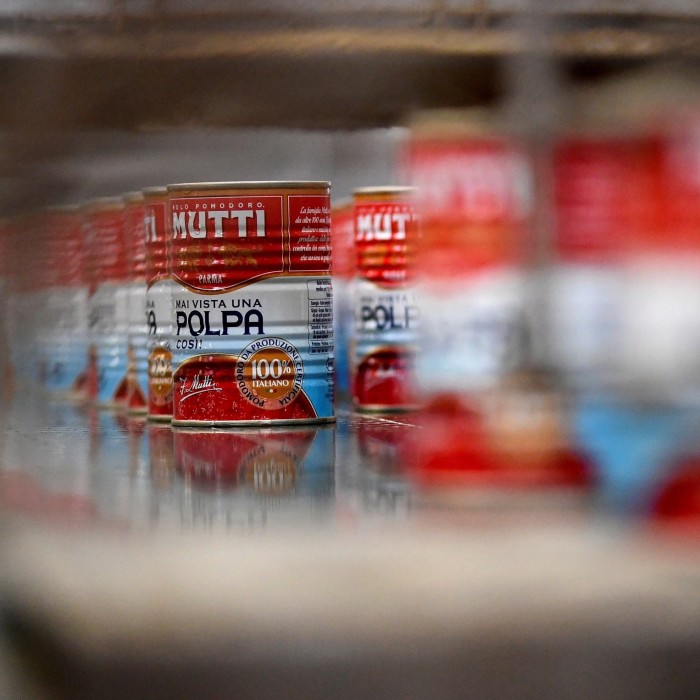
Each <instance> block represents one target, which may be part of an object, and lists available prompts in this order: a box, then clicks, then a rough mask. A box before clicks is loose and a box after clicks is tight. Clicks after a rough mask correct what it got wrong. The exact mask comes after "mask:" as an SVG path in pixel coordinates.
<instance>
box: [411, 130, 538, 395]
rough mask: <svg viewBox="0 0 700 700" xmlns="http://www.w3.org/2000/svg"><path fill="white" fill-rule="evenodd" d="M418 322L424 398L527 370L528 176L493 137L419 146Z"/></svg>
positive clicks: (514, 154)
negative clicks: (420, 325) (420, 301)
mask: <svg viewBox="0 0 700 700" xmlns="http://www.w3.org/2000/svg"><path fill="white" fill-rule="evenodd" d="M408 156H409V166H410V170H411V176H412V182H414V184H416V187H417V191H418V200H419V207H420V215H421V226H422V241H421V250H420V264H419V267H420V272H421V284H422V289H421V291H422V294H423V295H424V298H423V303H424V304H425V308H426V309H428V308H429V309H430V314H429V315H426V318H425V320H424V323H423V329H422V330H423V333H422V345H421V350H422V352H421V355H420V358H419V364H418V369H417V381H418V383H419V387H420V390H421V393H422V394H423V395H424V396H425V397H426V398H428V399H429V398H430V397H433V396H436V395H441V394H453V395H454V394H462V395H471V394H473V393H475V392H476V393H479V392H481V391H483V390H486V389H490V388H493V387H494V386H496V385H498V384H499V383H500V381H501V380H502V379H503V378H504V377H505V376H506V375H508V374H510V373H513V372H516V371H518V370H519V369H521V368H522V367H523V366H524V363H525V360H526V355H527V350H528V348H527V345H528V342H527V341H528V323H527V319H526V305H525V284H526V278H525V275H524V272H523V266H522V259H521V258H522V254H523V245H524V243H523V232H524V226H525V220H526V217H527V214H528V206H529V199H528V197H529V168H528V165H527V161H526V159H525V157H524V155H523V154H522V153H521V152H520V151H519V149H518V147H517V146H516V145H514V144H512V143H511V142H509V141H508V140H507V139H506V138H502V137H500V136H496V135H493V136H491V135H481V136H479V137H472V136H463V135H460V136H455V137H453V138H441V139H434V140H432V139H430V138H416V139H415V140H414V141H413V142H412V143H411V144H410V150H409V154H408Z"/></svg>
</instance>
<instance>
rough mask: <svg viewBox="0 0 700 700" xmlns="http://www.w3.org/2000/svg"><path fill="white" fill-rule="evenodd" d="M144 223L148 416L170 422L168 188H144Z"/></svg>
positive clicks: (171, 384) (170, 323)
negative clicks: (145, 189)
mask: <svg viewBox="0 0 700 700" xmlns="http://www.w3.org/2000/svg"><path fill="white" fill-rule="evenodd" d="M144 196H145V217H146V218H145V226H146V281H147V285H146V297H145V309H144V311H145V316H146V327H147V329H148V337H147V341H146V352H147V356H148V370H147V372H148V379H147V387H148V417H149V419H151V420H162V421H169V420H171V419H172V417H173V370H172V352H171V348H170V340H171V335H172V322H171V318H170V312H171V303H172V301H171V297H172V287H173V284H172V281H171V279H170V277H169V276H168V265H167V246H168V237H167V234H166V230H167V229H166V202H167V190H166V189H165V188H164V187H163V188H156V189H153V190H147V191H145V193H144Z"/></svg>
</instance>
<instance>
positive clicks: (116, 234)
mask: <svg viewBox="0 0 700 700" xmlns="http://www.w3.org/2000/svg"><path fill="white" fill-rule="evenodd" d="M84 211H85V221H84V223H85V225H86V227H87V230H88V241H89V244H88V250H87V255H86V266H87V270H88V279H89V284H90V296H89V299H88V323H89V335H90V351H89V366H90V368H91V369H90V371H89V375H90V377H91V380H89V385H91V388H90V389H89V391H90V393H91V394H92V396H93V397H94V400H95V401H96V402H97V404H98V405H100V406H104V407H109V406H125V405H126V398H127V392H128V378H127V367H128V362H127V333H128V318H129V314H128V309H129V272H128V263H127V242H126V226H125V221H124V200H123V199H121V198H119V197H105V198H102V199H96V200H93V201H91V202H88V203H87V204H86V205H85V209H84Z"/></svg>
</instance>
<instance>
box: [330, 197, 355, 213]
mask: <svg viewBox="0 0 700 700" xmlns="http://www.w3.org/2000/svg"><path fill="white" fill-rule="evenodd" d="M352 205H353V201H352V197H343V199H341V200H340V201H336V202H334V203H333V211H334V212H338V211H343V209H349V208H350V207H352Z"/></svg>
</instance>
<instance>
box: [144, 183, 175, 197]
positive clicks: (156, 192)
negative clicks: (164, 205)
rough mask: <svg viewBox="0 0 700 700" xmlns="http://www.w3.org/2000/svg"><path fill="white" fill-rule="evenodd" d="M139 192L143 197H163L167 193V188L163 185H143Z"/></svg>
mask: <svg viewBox="0 0 700 700" xmlns="http://www.w3.org/2000/svg"><path fill="white" fill-rule="evenodd" d="M141 194H142V195H143V196H144V198H148V197H164V196H165V195H167V194H168V188H167V187H166V186H165V185H158V186H156V187H144V188H143V189H142V190H141Z"/></svg>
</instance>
